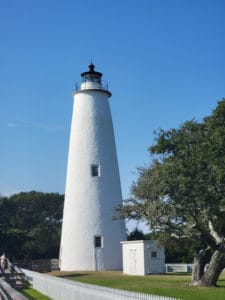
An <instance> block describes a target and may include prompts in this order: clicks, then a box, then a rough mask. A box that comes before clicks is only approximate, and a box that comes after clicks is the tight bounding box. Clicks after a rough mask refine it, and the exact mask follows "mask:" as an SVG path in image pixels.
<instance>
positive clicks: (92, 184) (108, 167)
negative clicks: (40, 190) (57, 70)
mask: <svg viewBox="0 0 225 300" xmlns="http://www.w3.org/2000/svg"><path fill="white" fill-rule="evenodd" d="M86 87H87V86H86ZM95 88H96V89H99V83H92V84H91V85H90V86H88V87H87V88H85V86H84V85H83V86H81V90H80V91H78V92H76V93H75V95H74V110H73V117H72V123H71V133H70V144H69V156H68V165H67V179H66V191H65V204H64V214H63V226H62V236H61V248H60V265H61V270H65V271H66V270H68V271H69V270H114V269H115V270H118V269H122V249H121V245H120V241H121V240H123V239H124V238H125V227H124V222H122V221H112V217H113V215H114V214H115V211H114V208H115V207H116V206H117V205H118V204H121V203H122V195H121V186H120V177H119V169H118V163H117V155H116V146H115V140H114V132H113V125H112V119H111V112H110V107H109V101H108V97H109V93H108V92H106V91H104V90H99V91H98V90H96V89H95ZM91 165H99V167H100V177H92V175H91ZM95 235H100V236H102V242H103V247H102V248H95V247H94V236H95Z"/></svg>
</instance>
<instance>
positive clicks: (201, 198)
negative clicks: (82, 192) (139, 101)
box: [117, 99, 225, 252]
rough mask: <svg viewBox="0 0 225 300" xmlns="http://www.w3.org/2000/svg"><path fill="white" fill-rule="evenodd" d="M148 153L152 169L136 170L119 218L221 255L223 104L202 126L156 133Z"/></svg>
mask: <svg viewBox="0 0 225 300" xmlns="http://www.w3.org/2000/svg"><path fill="white" fill-rule="evenodd" d="M149 151H150V154H151V156H152V163H151V165H150V166H149V167H144V168H139V169H138V172H139V177H138V179H137V181H136V182H135V183H134V184H133V185H132V187H131V192H132V198H131V199H128V200H127V201H126V202H125V206H124V207H118V208H117V210H118V216H119V217H122V218H131V219H144V220H145V221H147V222H148V224H149V226H150V227H151V230H152V231H153V232H161V233H163V234H164V235H166V236H168V235H169V236H172V237H175V238H177V239H181V240H184V239H189V240H192V241H196V240H200V241H201V243H203V244H204V245H205V246H206V247H208V248H210V249H212V251H216V250H219V251H222V252H225V242H224V241H225V184H224V183H225V99H223V100H222V101H220V102H219V103H218V105H217V107H216V109H215V110H214V111H213V112H212V114H211V115H210V116H209V117H206V118H204V120H203V121H201V122H197V121H195V120H191V121H187V122H185V123H184V124H182V125H181V126H180V127H179V128H178V129H170V130H166V131H165V130H160V131H158V132H157V133H156V139H155V145H153V146H152V147H151V148H150V149H149ZM197 248H198V247H197Z"/></svg>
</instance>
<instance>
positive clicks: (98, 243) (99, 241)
mask: <svg viewBox="0 0 225 300" xmlns="http://www.w3.org/2000/svg"><path fill="white" fill-rule="evenodd" d="M95 248H102V237H101V236H100V235H96V236H95Z"/></svg>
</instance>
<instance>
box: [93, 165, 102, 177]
mask: <svg viewBox="0 0 225 300" xmlns="http://www.w3.org/2000/svg"><path fill="white" fill-rule="evenodd" d="M91 176H92V177H99V176H100V167H99V165H92V166H91Z"/></svg>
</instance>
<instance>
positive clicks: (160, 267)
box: [121, 241, 165, 275]
mask: <svg viewBox="0 0 225 300" xmlns="http://www.w3.org/2000/svg"><path fill="white" fill-rule="evenodd" d="M121 244H122V250H123V272H124V274H130V275H146V274H160V273H164V272H165V254H164V248H163V247H159V246H157V244H156V242H155V241H124V242H121ZM152 252H156V257H152Z"/></svg>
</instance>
